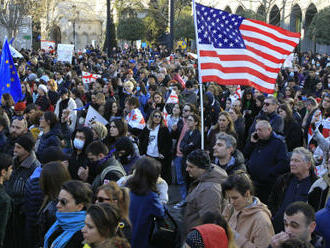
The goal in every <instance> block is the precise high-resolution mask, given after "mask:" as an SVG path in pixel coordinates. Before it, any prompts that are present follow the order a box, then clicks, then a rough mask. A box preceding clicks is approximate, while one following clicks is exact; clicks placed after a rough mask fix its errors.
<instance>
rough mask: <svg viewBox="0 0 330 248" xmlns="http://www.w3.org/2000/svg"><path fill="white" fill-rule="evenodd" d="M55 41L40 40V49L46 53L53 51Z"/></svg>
mask: <svg viewBox="0 0 330 248" xmlns="http://www.w3.org/2000/svg"><path fill="white" fill-rule="evenodd" d="M55 45H56V44H55V41H50V40H41V49H43V50H45V51H46V52H51V51H53V50H54V49H55Z"/></svg>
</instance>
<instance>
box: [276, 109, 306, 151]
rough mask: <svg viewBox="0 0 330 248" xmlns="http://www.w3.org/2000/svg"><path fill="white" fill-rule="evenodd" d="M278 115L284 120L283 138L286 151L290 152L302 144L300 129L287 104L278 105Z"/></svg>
mask: <svg viewBox="0 0 330 248" xmlns="http://www.w3.org/2000/svg"><path fill="white" fill-rule="evenodd" d="M278 114H279V115H280V116H281V117H282V119H283V120H284V133H283V134H284V137H285V142H286V145H287V147H288V151H289V152H292V151H293V149H295V148H296V147H300V146H302V144H303V141H302V131H301V127H300V126H299V124H298V123H297V121H296V120H295V119H294V117H293V115H292V109H291V108H290V106H289V105H288V104H280V105H279V107H278Z"/></svg>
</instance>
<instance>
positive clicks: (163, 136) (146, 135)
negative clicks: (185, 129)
mask: <svg viewBox="0 0 330 248" xmlns="http://www.w3.org/2000/svg"><path fill="white" fill-rule="evenodd" d="M139 141H140V142H139V146H140V154H141V155H147V156H149V157H152V158H154V159H156V160H158V161H159V162H160V163H161V165H162V172H161V176H162V178H164V179H165V180H166V182H167V184H171V181H172V179H171V144H172V140H171V136H170V133H169V131H168V128H167V127H166V126H165V123H164V118H163V114H162V112H161V111H160V110H154V111H153V112H152V113H151V114H150V117H149V120H148V123H147V126H146V127H145V128H144V129H143V130H142V132H141V134H140V136H139Z"/></svg>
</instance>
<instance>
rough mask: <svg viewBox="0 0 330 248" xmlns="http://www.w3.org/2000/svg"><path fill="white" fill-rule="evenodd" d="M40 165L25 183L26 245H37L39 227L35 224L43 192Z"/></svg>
mask: <svg viewBox="0 0 330 248" xmlns="http://www.w3.org/2000/svg"><path fill="white" fill-rule="evenodd" d="M41 170H42V168H41V166H38V167H37V168H36V169H35V170H34V172H33V173H32V175H31V176H30V178H29V179H28V181H27V182H26V185H25V192H24V213H25V234H26V237H29V238H28V239H27V241H28V242H29V244H28V245H27V246H28V247H35V246H38V245H39V238H40V236H39V233H38V231H39V227H38V225H37V222H38V218H39V209H40V207H41V204H42V201H43V198H44V194H43V192H42V190H41V188H40V184H39V182H40V180H39V179H40V174H41Z"/></svg>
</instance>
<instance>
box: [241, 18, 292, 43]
mask: <svg viewBox="0 0 330 248" xmlns="http://www.w3.org/2000/svg"><path fill="white" fill-rule="evenodd" d="M239 29H240V30H245V31H252V32H256V33H259V34H262V35H264V36H267V37H269V38H271V39H273V40H276V41H278V42H282V43H286V44H288V45H290V46H292V47H295V46H296V43H295V42H293V41H291V40H286V39H283V38H280V37H278V36H276V35H274V34H272V33H269V32H266V31H264V30H261V29H259V28H257V27H252V26H249V25H245V24H241V26H240V27H239Z"/></svg>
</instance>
